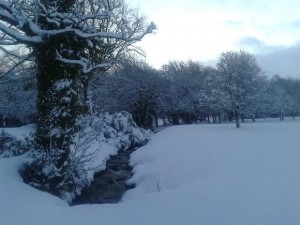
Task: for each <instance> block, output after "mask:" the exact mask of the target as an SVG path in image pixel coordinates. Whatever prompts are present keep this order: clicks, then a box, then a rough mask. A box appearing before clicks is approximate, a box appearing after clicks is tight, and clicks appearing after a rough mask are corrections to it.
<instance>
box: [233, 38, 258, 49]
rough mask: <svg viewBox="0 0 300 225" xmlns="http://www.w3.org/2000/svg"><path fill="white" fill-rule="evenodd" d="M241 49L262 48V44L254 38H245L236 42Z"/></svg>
mask: <svg viewBox="0 0 300 225" xmlns="http://www.w3.org/2000/svg"><path fill="white" fill-rule="evenodd" d="M237 45H238V46H241V47H262V46H264V43H263V42H262V41H261V40H259V39H258V38H256V37H245V38H242V39H240V40H238V41H237Z"/></svg>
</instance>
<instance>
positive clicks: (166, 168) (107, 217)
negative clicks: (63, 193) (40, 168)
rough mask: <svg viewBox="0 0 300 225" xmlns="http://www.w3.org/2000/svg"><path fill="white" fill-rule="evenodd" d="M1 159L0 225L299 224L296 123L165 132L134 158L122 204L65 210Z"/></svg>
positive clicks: (299, 126)
mask: <svg viewBox="0 0 300 225" xmlns="http://www.w3.org/2000/svg"><path fill="white" fill-rule="evenodd" d="M18 160H19V159H18V158H17V159H9V160H1V161H0V224H1V225H19V224H22V225H35V224H37V225H96V224H104V225H126V224H128V225H177V224H178V225H253V224H255V225H260V224H261V225H297V224H300V121H285V122H283V123H279V122H257V123H253V124H252V123H251V124H250V123H249V124H243V125H242V128H241V129H240V130H237V129H235V128H234V125H230V124H227V125H191V126H177V127H171V128H168V129H166V130H163V131H161V132H160V133H158V134H156V135H155V136H154V137H153V139H152V140H151V141H150V143H149V144H148V145H147V146H145V147H143V148H142V149H140V150H138V151H137V152H135V153H134V155H133V157H132V163H133V164H135V172H136V173H135V175H134V177H133V178H132V181H134V182H137V188H136V189H134V190H131V191H129V192H128V193H127V194H126V195H125V197H124V199H123V202H122V203H119V204H105V205H86V206H75V207H68V206H66V205H65V204H64V203H63V202H62V201H61V200H59V199H57V198H55V197H53V196H50V195H48V194H46V193H41V192H38V191H36V190H34V189H32V188H30V187H28V186H26V185H24V184H22V183H21V182H20V179H19V178H16V174H17V173H16V165H18Z"/></svg>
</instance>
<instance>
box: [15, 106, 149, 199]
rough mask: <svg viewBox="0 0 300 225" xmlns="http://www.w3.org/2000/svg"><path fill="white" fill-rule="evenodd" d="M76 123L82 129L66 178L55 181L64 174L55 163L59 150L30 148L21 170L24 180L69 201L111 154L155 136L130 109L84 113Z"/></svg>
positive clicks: (103, 167) (103, 165) (68, 162)
mask: <svg viewBox="0 0 300 225" xmlns="http://www.w3.org/2000/svg"><path fill="white" fill-rule="evenodd" d="M77 126H78V128H79V132H78V133H77V134H76V135H75V137H74V144H73V145H72V146H71V151H70V155H69V158H68V160H67V161H66V162H65V164H66V165H68V167H66V170H65V171H64V174H63V179H59V182H57V181H56V180H58V179H57V178H58V177H59V176H60V177H61V174H60V173H58V169H57V168H56V166H55V156H56V151H57V150H56V149H54V150H51V149H50V150H49V152H47V153H45V152H44V151H31V152H30V153H29V154H27V157H26V160H25V163H24V166H23V167H22V168H21V170H20V171H21V175H22V177H23V179H24V181H25V182H27V183H30V185H32V186H34V187H36V188H38V189H40V190H44V191H47V192H50V193H53V194H55V195H57V196H60V197H62V198H63V199H65V200H67V201H68V202H71V201H72V199H74V198H75V197H76V196H77V195H80V194H81V191H82V189H83V188H85V187H86V186H89V185H90V183H91V181H92V180H93V177H94V173H95V172H99V171H102V170H104V169H105V168H106V161H107V160H108V159H109V157H110V156H112V155H115V154H117V152H118V151H119V150H123V151H126V150H127V149H129V148H135V147H139V146H142V145H143V144H145V143H146V142H147V141H148V140H149V139H150V137H151V135H152V132H151V131H147V130H144V129H142V128H139V127H138V126H137V125H136V123H135V122H134V121H133V119H132V117H131V115H130V114H129V113H127V112H120V113H115V114H108V113H105V114H100V115H98V116H95V115H93V116H84V117H81V118H80V119H78V121H77ZM49 155H50V156H49ZM60 177H59V178H60ZM53 180H55V182H53ZM41 181H42V183H41Z"/></svg>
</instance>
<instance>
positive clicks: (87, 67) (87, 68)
mask: <svg viewBox="0 0 300 225" xmlns="http://www.w3.org/2000/svg"><path fill="white" fill-rule="evenodd" d="M56 59H57V60H59V61H61V62H63V63H67V64H75V65H78V66H80V67H81V68H82V72H83V73H89V72H91V71H92V70H94V69H97V68H107V67H111V63H100V64H97V65H92V64H91V61H90V60H88V59H86V58H83V57H81V59H67V58H64V57H63V56H62V55H61V54H59V52H58V51H56Z"/></svg>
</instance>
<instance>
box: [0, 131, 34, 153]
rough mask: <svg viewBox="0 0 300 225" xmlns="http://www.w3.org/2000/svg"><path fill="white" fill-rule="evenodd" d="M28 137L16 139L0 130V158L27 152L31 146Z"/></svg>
mask: <svg viewBox="0 0 300 225" xmlns="http://www.w3.org/2000/svg"><path fill="white" fill-rule="evenodd" d="M31 146H32V145H31V142H30V140H29V137H27V138H25V140H18V139H17V138H16V137H14V136H12V135H10V134H8V133H6V132H5V131H4V130H2V131H0V158H9V157H13V156H18V155H21V154H23V153H25V152H28V151H29V150H30V148H31Z"/></svg>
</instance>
